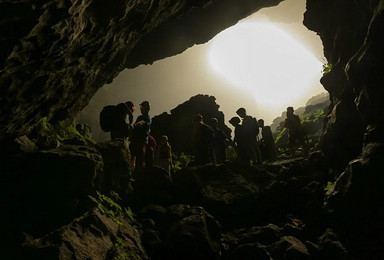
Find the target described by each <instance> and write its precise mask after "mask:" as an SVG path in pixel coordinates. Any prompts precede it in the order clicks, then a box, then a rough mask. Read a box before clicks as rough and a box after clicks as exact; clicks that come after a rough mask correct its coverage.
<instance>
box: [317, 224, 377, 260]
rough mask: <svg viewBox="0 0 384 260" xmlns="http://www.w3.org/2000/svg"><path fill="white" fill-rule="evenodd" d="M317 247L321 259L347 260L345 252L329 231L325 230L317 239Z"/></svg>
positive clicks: (336, 238) (331, 231)
mask: <svg viewBox="0 0 384 260" xmlns="http://www.w3.org/2000/svg"><path fill="white" fill-rule="evenodd" d="M318 245H319V251H320V257H321V259H335V260H336V259H348V254H347V250H346V249H345V247H344V246H343V244H342V243H341V242H340V240H339V239H338V237H337V235H336V234H335V233H334V232H333V230H331V229H326V230H325V232H324V234H322V235H321V236H320V237H319V239H318ZM366 257H367V258H371V257H368V255H366Z"/></svg>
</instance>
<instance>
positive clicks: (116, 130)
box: [110, 101, 135, 140]
mask: <svg viewBox="0 0 384 260" xmlns="http://www.w3.org/2000/svg"><path fill="white" fill-rule="evenodd" d="M134 111H135V105H134V104H133V103H132V102H131V101H127V102H125V103H120V104H118V105H116V108H115V112H114V115H113V124H112V128H111V132H110V134H111V139H112V140H114V139H127V138H128V137H129V136H130V135H131V132H132V121H133V112H134ZM127 118H128V122H127Z"/></svg>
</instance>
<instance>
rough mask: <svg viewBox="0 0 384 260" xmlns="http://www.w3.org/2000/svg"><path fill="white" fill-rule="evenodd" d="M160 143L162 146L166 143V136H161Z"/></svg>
mask: <svg viewBox="0 0 384 260" xmlns="http://www.w3.org/2000/svg"><path fill="white" fill-rule="evenodd" d="M161 143H163V144H166V143H168V136H166V135H163V136H161Z"/></svg>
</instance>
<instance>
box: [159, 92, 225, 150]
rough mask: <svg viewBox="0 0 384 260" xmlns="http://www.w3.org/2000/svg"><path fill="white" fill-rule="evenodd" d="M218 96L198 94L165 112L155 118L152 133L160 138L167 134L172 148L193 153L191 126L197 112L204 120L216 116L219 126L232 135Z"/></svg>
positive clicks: (207, 121)
mask: <svg viewBox="0 0 384 260" xmlns="http://www.w3.org/2000/svg"><path fill="white" fill-rule="evenodd" d="M219 107H220V106H219V105H218V104H216V98H215V97H213V96H209V95H201V94H200V95H196V96H194V97H191V98H190V99H189V100H188V101H186V102H184V103H183V104H180V105H178V106H177V107H176V108H174V109H172V110H171V114H167V113H163V114H161V115H159V116H155V117H154V118H153V124H152V128H151V134H152V135H153V136H154V137H155V138H156V140H160V138H161V136H162V135H167V136H168V137H169V140H170V142H171V143H172V150H173V151H175V152H177V153H181V152H183V153H188V154H191V136H192V132H191V127H192V120H193V117H194V116H195V115H196V114H201V115H202V116H203V119H204V122H205V123H206V124H208V123H209V120H210V119H211V118H213V117H215V118H216V119H217V120H218V126H219V128H221V129H222V130H223V131H224V133H225V134H226V135H227V136H228V138H230V137H231V132H232V130H231V129H230V128H229V127H228V126H226V125H225V122H224V113H223V112H221V111H219Z"/></svg>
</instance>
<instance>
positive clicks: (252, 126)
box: [236, 107, 261, 165]
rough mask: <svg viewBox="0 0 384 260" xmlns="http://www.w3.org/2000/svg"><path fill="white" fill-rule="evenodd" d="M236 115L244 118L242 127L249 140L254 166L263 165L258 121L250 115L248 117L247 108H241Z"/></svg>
mask: <svg viewBox="0 0 384 260" xmlns="http://www.w3.org/2000/svg"><path fill="white" fill-rule="evenodd" d="M236 114H237V115H238V116H239V117H241V118H242V126H243V131H244V135H245V138H246V139H247V140H249V142H248V143H247V144H248V147H247V148H248V149H249V151H250V155H251V160H252V163H253V165H255V164H257V163H261V153H260V148H259V144H258V141H257V136H258V134H259V125H258V124H257V119H256V118H255V117H252V116H250V115H247V112H246V110H245V108H243V107H241V108H239V109H238V110H237V111H236Z"/></svg>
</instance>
